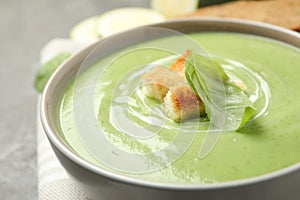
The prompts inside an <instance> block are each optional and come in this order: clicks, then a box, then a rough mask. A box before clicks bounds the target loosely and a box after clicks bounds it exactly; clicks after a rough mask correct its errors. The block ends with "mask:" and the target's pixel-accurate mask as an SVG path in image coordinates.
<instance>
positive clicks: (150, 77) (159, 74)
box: [141, 67, 186, 101]
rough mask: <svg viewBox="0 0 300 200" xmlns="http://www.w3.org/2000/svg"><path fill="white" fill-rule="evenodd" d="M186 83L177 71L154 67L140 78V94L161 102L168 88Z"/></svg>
mask: <svg viewBox="0 0 300 200" xmlns="http://www.w3.org/2000/svg"><path fill="white" fill-rule="evenodd" d="M185 83H186V79H185V77H182V76H181V75H180V74H179V73H178V72H177V71H172V70H170V69H167V68H164V67H156V68H154V69H152V70H151V71H150V72H148V73H146V74H144V75H143V76H141V84H142V92H143V93H144V95H146V96H148V97H151V98H154V99H156V100H159V101H163V98H164V97H165V96H166V94H167V92H168V91H169V89H170V88H172V87H176V86H178V85H182V84H185Z"/></svg>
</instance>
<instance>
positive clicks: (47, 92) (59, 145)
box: [40, 17, 300, 191]
mask: <svg viewBox="0 0 300 200" xmlns="http://www.w3.org/2000/svg"><path fill="white" fill-rule="evenodd" d="M193 22H194V23H195V22H198V23H199V22H200V23H201V22H206V23H225V24H234V25H246V26H252V27H256V28H260V29H269V30H271V31H275V32H281V33H283V34H285V35H288V36H292V37H295V38H299V41H300V34H299V33H297V32H295V31H292V30H288V29H285V28H282V27H279V26H275V25H271V24H266V23H262V22H257V21H251V20H244V19H233V18H218V17H202V18H189V19H175V20H168V21H166V22H162V23H156V24H151V25H148V26H149V27H160V26H162V25H165V24H171V23H175V24H176V23H193ZM130 31H134V29H132V30H128V31H124V32H121V33H118V34H115V35H112V36H110V37H108V38H111V37H117V36H118V35H119V34H123V33H127V32H130ZM99 42H101V41H98V42H96V43H93V44H91V45H89V46H88V47H86V48H84V49H83V50H81V51H79V52H77V53H76V54H74V55H73V56H71V57H70V58H69V59H67V60H66V61H65V62H64V63H62V65H61V66H60V67H59V68H58V69H57V70H56V71H55V72H54V74H53V75H52V76H51V78H50V79H49V81H48V83H47V85H46V86H45V89H44V92H43V94H42V97H41V104H40V118H41V123H42V127H43V129H44V132H45V134H46V136H47V137H48V140H49V141H50V143H51V144H52V145H54V146H55V147H56V149H58V150H59V151H60V152H61V153H62V154H63V155H64V156H66V158H67V159H70V160H71V161H73V162H74V163H76V164H77V165H79V166H81V167H83V168H84V169H86V170H88V171H90V172H93V173H95V175H100V176H102V177H104V178H107V179H109V180H112V181H116V182H120V183H124V184H131V185H134V186H139V187H146V188H155V189H164V190H185V191H195V190H213V189H226V188H232V187H240V186H246V185H250V184H257V183H260V182H265V181H270V180H272V179H275V178H280V177H281V176H284V175H287V174H290V173H292V172H295V171H297V170H300V161H299V162H298V163H295V164H293V165H291V166H289V167H286V168H283V169H280V170H277V171H274V172H271V173H267V174H263V175H259V176H255V177H251V178H245V179H239V180H233V181H226V182H218V183H209V184H204V183H200V184H173V183H164V182H155V181H148V180H142V179H137V178H133V177H129V176H126V175H120V174H116V173H113V172H110V171H107V170H105V169H102V168H100V167H97V166H96V165H94V164H92V163H89V162H88V161H86V160H85V159H84V158H82V157H80V156H78V155H76V154H75V153H74V152H73V151H72V150H71V149H69V148H68V147H67V146H66V145H65V144H64V142H63V141H61V139H60V138H59V136H57V135H58V133H55V131H54V129H52V128H51V122H50V119H49V115H48V108H47V102H48V99H49V98H51V91H52V89H53V88H54V87H55V85H56V84H55V83H56V82H57V81H58V80H59V77H60V76H59V74H60V73H61V71H62V69H64V68H65V66H68V65H70V64H71V63H72V61H73V60H74V59H75V58H76V57H77V56H79V55H80V54H82V53H84V52H86V51H88V52H89V51H90V50H91V49H92V48H93V47H94V46H95V45H97V44H98V43H99ZM299 48H300V46H299ZM57 79H58V80H57Z"/></svg>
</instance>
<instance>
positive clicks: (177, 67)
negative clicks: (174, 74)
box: [170, 50, 190, 76]
mask: <svg viewBox="0 0 300 200" xmlns="http://www.w3.org/2000/svg"><path fill="white" fill-rule="evenodd" d="M189 54H190V50H187V51H186V52H185V53H184V54H183V55H182V56H181V57H179V58H178V59H177V60H176V62H175V63H174V64H172V65H171V66H170V69H171V70H173V71H178V72H180V74H181V75H183V76H185V74H184V73H185V60H186V58H187V57H188V56H189Z"/></svg>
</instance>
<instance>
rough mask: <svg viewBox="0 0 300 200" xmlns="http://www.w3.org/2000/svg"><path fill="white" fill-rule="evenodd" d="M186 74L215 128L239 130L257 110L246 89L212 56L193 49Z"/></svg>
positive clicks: (187, 63) (186, 66)
mask: <svg viewBox="0 0 300 200" xmlns="http://www.w3.org/2000/svg"><path fill="white" fill-rule="evenodd" d="M185 76H186V79H187V81H188V83H189V85H190V86H191V88H192V89H193V90H194V92H195V93H196V94H197V95H198V96H199V97H200V98H201V100H202V101H203V103H204V106H205V111H206V113H207V117H208V118H209V120H210V122H211V125H212V126H213V127H212V128H213V129H216V130H227V131H235V130H238V129H240V128H241V127H242V126H243V125H244V124H245V123H246V122H247V121H248V120H249V119H251V117H253V115H254V114H255V108H254V106H253V105H252V103H251V101H250V100H249V98H248V96H247V95H246V93H245V92H244V91H243V90H242V89H240V88H239V87H238V86H236V85H235V84H234V83H233V82H231V80H230V78H229V76H228V75H227V74H226V72H225V71H224V70H223V68H222V67H221V65H220V64H219V63H218V62H216V61H214V60H213V59H211V58H210V57H208V56H204V55H200V54H196V53H194V51H191V52H190V55H189V56H188V57H187V59H186V62H185Z"/></svg>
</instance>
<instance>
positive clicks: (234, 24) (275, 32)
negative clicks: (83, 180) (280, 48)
mask: <svg viewBox="0 0 300 200" xmlns="http://www.w3.org/2000/svg"><path fill="white" fill-rule="evenodd" d="M149 27H160V28H167V29H171V30H174V31H178V32H181V33H194V32H234V33H246V34H252V35H257V36H263V37H266V38H272V39H275V40H278V41H282V42H284V43H287V44H290V45H292V46H295V47H298V48H300V36H299V34H298V33H296V32H293V31H289V30H286V29H283V28H280V27H276V26H272V25H267V24H263V23H257V22H250V21H244V20H231V19H227V20H224V19H218V18H207V19H201V20H196V19H195V20H191V19H189V20H178V21H169V22H165V23H160V24H154V25H150V26H149ZM165 36H168V34H165V35H162V34H156V33H155V32H151V31H150V32H145V31H143V30H142V29H134V30H130V31H126V32H123V33H120V34H117V35H114V36H111V37H109V38H107V39H105V40H104V41H99V42H97V43H95V44H92V45H91V46H89V47H87V48H86V49H84V50H83V51H81V52H79V53H77V54H76V55H74V56H73V57H72V58H70V59H68V60H67V61H66V62H64V64H63V65H62V66H61V67H60V68H59V69H58V70H57V71H56V72H55V73H54V75H53V76H52V77H51V79H50V81H49V83H48V84H47V86H46V88H45V91H44V93H43V97H42V105H41V120H42V124H43V127H44V129H45V132H46V134H47V136H48V138H49V140H50V141H51V143H52V144H53V145H55V147H56V148H57V149H59V150H60V151H61V152H62V153H63V154H64V155H65V156H67V157H68V158H70V159H71V160H73V161H74V162H76V163H77V164H78V165H81V166H83V167H85V168H86V169H88V170H90V171H93V172H95V173H97V174H101V175H104V176H109V177H111V178H115V179H118V180H120V181H125V182H126V181H128V182H133V183H137V182H140V181H136V180H132V179H130V178H128V177H122V176H119V175H115V174H112V173H110V172H107V171H105V170H103V169H100V168H98V167H95V166H94V165H92V164H90V163H88V162H87V161H85V160H84V159H83V158H82V157H81V156H80V155H77V153H76V152H74V151H73V150H72V148H71V147H70V146H69V145H68V144H67V143H66V142H65V140H64V137H63V135H61V134H60V132H61V129H60V124H59V122H58V120H57V116H58V107H59V103H60V98H61V96H62V94H63V92H64V91H65V89H66V86H67V85H68V84H69V83H70V82H71V81H72V79H73V77H75V75H76V74H77V72H78V70H79V69H80V67H81V68H82V66H81V64H82V63H83V61H85V58H86V56H87V55H89V60H88V62H85V63H84V66H83V67H84V68H87V67H89V66H91V65H93V64H94V63H96V62H97V61H98V60H100V59H101V58H105V57H107V56H108V55H110V54H111V53H113V52H115V51H117V50H119V49H123V48H126V47H129V46H132V45H134V44H138V43H141V42H144V41H148V40H151V39H156V38H161V37H165ZM99 44H101V45H99ZM93 58H94V59H93ZM298 167H299V166H293V167H292V168H289V169H285V170H281V171H280V172H275V173H271V174H269V175H265V176H261V177H257V178H251V179H249V180H243V181H234V182H231V183H221V184H215V185H214V184H212V185H210V186H203V185H202V186H196V187H219V186H226V185H227V186H232V185H235V184H242V183H249V182H255V181H260V180H263V179H268V178H270V177H274V176H279V175H282V174H284V173H287V172H288V171H291V170H295V169H296V168H298ZM142 184H145V185H147V184H150V185H151V184H152V183H147V182H143V183H142ZM168 187H169V186H168ZM170 187H172V186H170ZM180 187H183V188H184V187H195V186H186V185H183V186H180Z"/></svg>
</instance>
